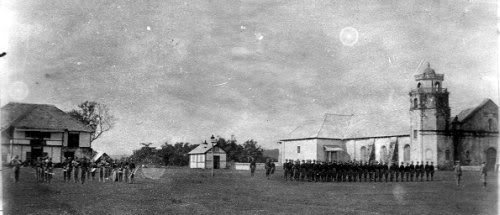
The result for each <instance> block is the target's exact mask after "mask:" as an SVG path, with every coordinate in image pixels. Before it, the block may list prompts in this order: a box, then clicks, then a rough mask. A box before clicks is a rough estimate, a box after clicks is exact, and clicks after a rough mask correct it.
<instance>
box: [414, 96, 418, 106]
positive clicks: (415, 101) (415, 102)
mask: <svg viewBox="0 0 500 215" xmlns="http://www.w3.org/2000/svg"><path fill="white" fill-rule="evenodd" d="M413 108H418V99H417V98H415V99H413Z"/></svg>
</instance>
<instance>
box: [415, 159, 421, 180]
mask: <svg viewBox="0 0 500 215" xmlns="http://www.w3.org/2000/svg"><path fill="white" fill-rule="evenodd" d="M415 177H416V180H415V181H418V177H420V163H419V162H418V161H417V165H416V166H415Z"/></svg>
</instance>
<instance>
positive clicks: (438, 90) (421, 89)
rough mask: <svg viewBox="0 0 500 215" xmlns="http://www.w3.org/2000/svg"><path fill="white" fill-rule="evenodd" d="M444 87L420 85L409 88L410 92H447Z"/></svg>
mask: <svg viewBox="0 0 500 215" xmlns="http://www.w3.org/2000/svg"><path fill="white" fill-rule="evenodd" d="M447 92H448V90H447V89H446V88H436V87H420V88H417V89H413V90H411V93H447Z"/></svg>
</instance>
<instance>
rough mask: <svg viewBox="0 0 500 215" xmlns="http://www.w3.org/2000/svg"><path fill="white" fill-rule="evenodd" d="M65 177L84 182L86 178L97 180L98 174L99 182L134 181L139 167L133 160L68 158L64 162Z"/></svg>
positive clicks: (67, 180) (65, 179)
mask: <svg viewBox="0 0 500 215" xmlns="http://www.w3.org/2000/svg"><path fill="white" fill-rule="evenodd" d="M62 165H63V167H62V171H63V178H64V181H65V182H71V177H72V176H73V182H75V183H78V182H81V183H82V184H83V183H85V179H86V178H87V179H88V180H92V181H95V178H96V175H97V178H98V181H99V182H106V181H113V182H126V183H133V182H134V175H135V173H136V171H137V168H136V166H135V164H134V163H133V162H130V161H121V162H116V161H113V160H110V161H106V160H101V161H99V162H93V161H90V160H89V159H88V158H85V157H84V158H80V159H79V158H77V157H75V158H74V159H73V158H66V159H65V160H64V162H63V164H62Z"/></svg>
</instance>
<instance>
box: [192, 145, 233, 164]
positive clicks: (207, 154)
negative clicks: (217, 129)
mask: <svg viewBox="0 0 500 215" xmlns="http://www.w3.org/2000/svg"><path fill="white" fill-rule="evenodd" d="M188 154H189V167H190V168H199V169H211V168H212V166H213V168H214V169H220V168H226V151H224V149H222V148H220V147H219V146H217V145H215V146H214V149H213V159H212V145H209V144H207V143H202V144H200V145H199V146H197V147H196V148H194V149H193V150H192V151H190V152H189V153H188Z"/></svg>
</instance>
